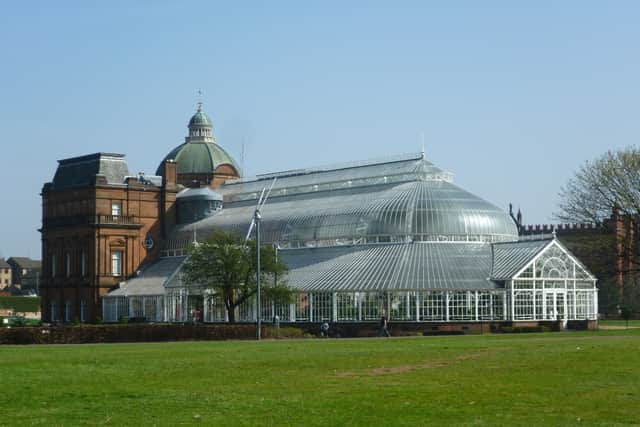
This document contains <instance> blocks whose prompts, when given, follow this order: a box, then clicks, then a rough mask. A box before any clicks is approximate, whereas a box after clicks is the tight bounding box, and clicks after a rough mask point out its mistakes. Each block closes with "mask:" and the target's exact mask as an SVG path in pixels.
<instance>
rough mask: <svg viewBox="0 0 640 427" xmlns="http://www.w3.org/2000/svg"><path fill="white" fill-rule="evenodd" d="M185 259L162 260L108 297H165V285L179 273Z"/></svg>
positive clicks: (151, 265)
mask: <svg viewBox="0 0 640 427" xmlns="http://www.w3.org/2000/svg"><path fill="white" fill-rule="evenodd" d="M185 259H186V258H185V257H173V258H160V259H159V260H158V261H156V262H154V263H153V264H150V265H149V266H148V267H146V268H145V269H143V270H142V271H141V272H140V274H139V275H138V276H136V277H133V278H131V279H129V280H127V281H126V282H124V284H123V285H122V286H121V287H120V288H118V289H116V290H114V291H112V292H110V293H109V294H108V295H107V296H106V297H124V296H143V295H164V294H165V284H166V283H167V281H168V280H170V279H171V278H172V277H174V276H175V275H176V274H177V272H178V271H179V269H180V267H181V266H182V263H183V262H184V260H185Z"/></svg>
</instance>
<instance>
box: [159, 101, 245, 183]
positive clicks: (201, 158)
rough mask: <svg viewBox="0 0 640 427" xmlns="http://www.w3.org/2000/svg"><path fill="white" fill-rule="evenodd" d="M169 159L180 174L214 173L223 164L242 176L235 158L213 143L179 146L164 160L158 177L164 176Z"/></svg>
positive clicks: (188, 143) (194, 143) (186, 143)
mask: <svg viewBox="0 0 640 427" xmlns="http://www.w3.org/2000/svg"><path fill="white" fill-rule="evenodd" d="M196 115H197V114H196ZM194 117H195V116H194ZM205 117H206V115H205ZM207 119H208V118H207ZM191 120H193V119H191ZM169 159H173V160H175V162H176V163H177V169H178V174H186V173H213V172H214V171H215V169H216V168H217V167H218V166H220V165H223V164H228V165H231V166H233V168H234V169H235V170H236V172H238V175H240V174H241V172H240V167H238V164H237V163H236V161H235V160H233V157H231V156H230V155H229V154H228V153H227V152H226V151H224V149H223V148H222V147H220V146H219V145H218V144H215V143H211V142H185V143H184V144H182V145H179V146H177V147H176V148H174V149H173V150H171V152H170V153H169V154H167V155H166V156H165V158H164V159H163V160H162V162H161V163H160V166H158V170H157V171H156V175H162V163H164V161H165V160H169Z"/></svg>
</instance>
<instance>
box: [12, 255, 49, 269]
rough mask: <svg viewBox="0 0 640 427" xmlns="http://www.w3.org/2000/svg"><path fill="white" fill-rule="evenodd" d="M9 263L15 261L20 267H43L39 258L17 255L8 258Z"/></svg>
mask: <svg viewBox="0 0 640 427" xmlns="http://www.w3.org/2000/svg"><path fill="white" fill-rule="evenodd" d="M7 262H8V263H9V264H12V263H15V264H16V265H17V266H18V267H19V268H26V269H31V268H42V262H41V261H40V260H37V259H31V258H27V257H20V256H15V257H11V258H9V259H8V260H7Z"/></svg>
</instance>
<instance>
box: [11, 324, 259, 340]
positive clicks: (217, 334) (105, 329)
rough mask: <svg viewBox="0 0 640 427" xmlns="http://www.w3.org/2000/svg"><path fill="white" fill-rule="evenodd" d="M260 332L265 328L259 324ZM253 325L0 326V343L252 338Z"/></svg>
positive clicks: (254, 334)
mask: <svg viewBox="0 0 640 427" xmlns="http://www.w3.org/2000/svg"><path fill="white" fill-rule="evenodd" d="M262 330H263V335H264V334H265V328H264V326H263V328H262ZM255 337H256V327H255V325H247V324H244V325H219V324H216V325H175V324H127V325H76V326H52V327H18V328H0V344H85V343H117V342H153V341H193V340H204V341H209V340H227V339H254V338H255Z"/></svg>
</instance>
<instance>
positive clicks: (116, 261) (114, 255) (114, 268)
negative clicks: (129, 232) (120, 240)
mask: <svg viewBox="0 0 640 427" xmlns="http://www.w3.org/2000/svg"><path fill="white" fill-rule="evenodd" d="M111 274H113V275H114V276H121V275H122V251H112V252H111Z"/></svg>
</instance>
